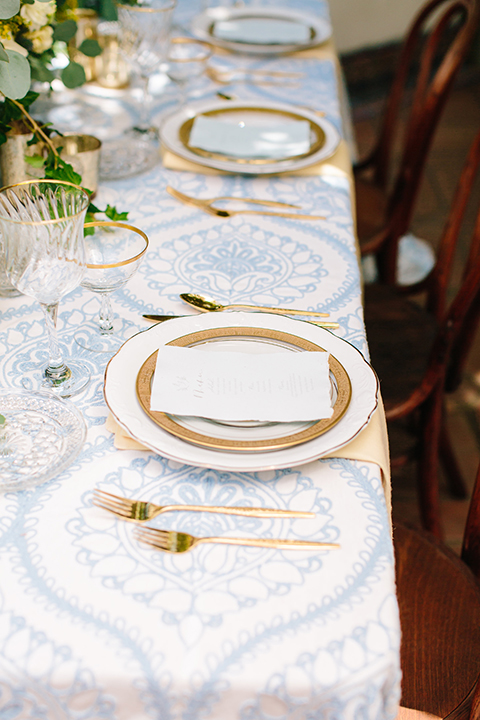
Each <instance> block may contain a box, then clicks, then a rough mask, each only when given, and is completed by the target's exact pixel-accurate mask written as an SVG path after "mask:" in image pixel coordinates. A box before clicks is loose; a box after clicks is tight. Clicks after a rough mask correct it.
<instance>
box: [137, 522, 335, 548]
mask: <svg viewBox="0 0 480 720" xmlns="http://www.w3.org/2000/svg"><path fill="white" fill-rule="evenodd" d="M134 536H135V538H136V539H137V540H140V542H143V543H145V544H146V545H149V546H150V547H153V548H156V549H158V550H163V551H164V552H168V553H184V552H188V550H191V549H192V548H194V547H195V546H196V545H200V543H220V544H221V545H248V546H250V547H262V548H270V549H271V550H336V549H338V548H339V547H340V545H338V544H337V543H322V542H310V541H309V540H280V539H273V538H232V537H201V538H199V537H194V536H193V535H188V533H182V532H176V531H175V530H159V529H157V528H143V527H142V528H135V530H134Z"/></svg>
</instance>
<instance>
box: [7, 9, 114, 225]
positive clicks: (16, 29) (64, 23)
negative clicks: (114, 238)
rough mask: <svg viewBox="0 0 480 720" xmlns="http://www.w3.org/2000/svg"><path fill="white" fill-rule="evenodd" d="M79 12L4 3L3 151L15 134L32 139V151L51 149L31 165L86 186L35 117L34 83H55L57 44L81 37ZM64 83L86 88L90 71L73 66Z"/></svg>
mask: <svg viewBox="0 0 480 720" xmlns="http://www.w3.org/2000/svg"><path fill="white" fill-rule="evenodd" d="M75 7H76V2H75V0H1V2H0V95H3V102H1V103H0V146H1V145H2V144H4V143H5V142H7V137H8V135H9V134H11V133H12V132H13V133H17V134H21V133H28V134H30V135H31V139H30V140H29V141H28V143H27V145H37V144H38V143H40V144H44V145H45V147H46V149H47V153H46V155H35V156H33V157H29V158H25V159H26V160H28V161H29V163H30V164H32V165H34V166H35V167H38V168H39V169H43V172H44V176H45V177H47V178H51V179H56V180H63V181H67V182H72V183H74V184H76V185H81V181H82V178H81V176H80V175H79V174H78V173H77V172H75V171H74V169H73V167H72V166H71V165H70V164H69V163H67V162H66V161H65V160H63V159H62V158H61V157H60V153H61V150H62V148H58V150H57V148H55V147H54V145H53V143H52V142H51V140H50V135H51V133H52V132H57V131H54V130H53V129H52V128H51V127H48V125H44V124H41V123H37V122H36V121H35V120H34V119H33V118H32V116H31V115H30V112H29V109H30V105H31V104H32V103H33V102H34V101H35V100H36V99H37V97H38V93H35V92H32V91H31V89H30V86H31V83H32V80H40V81H42V82H51V81H52V80H53V79H54V77H55V75H54V73H53V72H52V70H51V68H50V67H49V64H50V62H51V60H52V59H53V57H54V56H55V53H56V50H57V48H56V47H55V46H56V43H66V42H68V40H70V39H71V38H72V37H73V36H74V35H75V33H76V31H77V24H76V21H75V13H74V10H75ZM64 47H65V45H64ZM79 50H80V51H81V52H83V53H84V54H85V55H90V56H95V55H98V54H99V52H101V50H100V47H99V46H98V43H97V42H96V41H95V40H93V39H91V40H85V41H84V42H83V43H82V45H81V46H80V48H79ZM61 79H62V81H63V83H64V84H65V85H66V86H67V87H69V88H73V87H77V86H78V85H82V84H83V83H84V82H85V72H84V69H83V67H82V66H81V65H80V64H79V63H76V62H74V61H71V60H70V61H69V62H68V64H67V65H66V67H64V68H63V70H62V73H61ZM58 134H60V133H58ZM87 191H88V190H87ZM95 213H105V214H106V215H107V217H109V218H110V219H111V220H125V219H126V218H127V215H128V213H119V212H117V210H116V208H114V207H110V206H107V208H106V209H105V210H100V209H99V208H97V207H96V206H95V205H93V204H92V203H91V204H90V206H89V208H88V214H87V219H88V220H92V219H93V218H94V214H95Z"/></svg>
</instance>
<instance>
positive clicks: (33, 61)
mask: <svg viewBox="0 0 480 720" xmlns="http://www.w3.org/2000/svg"><path fill="white" fill-rule="evenodd" d="M27 59H28V62H29V63H30V71H31V75H32V80H38V82H48V83H51V82H52V80H54V79H55V74H54V73H53V72H52V71H51V70H49V69H48V68H47V67H46V66H45V64H44V63H43V62H42V61H41V60H40V59H39V58H37V57H35V55H29V56H28V58H27Z"/></svg>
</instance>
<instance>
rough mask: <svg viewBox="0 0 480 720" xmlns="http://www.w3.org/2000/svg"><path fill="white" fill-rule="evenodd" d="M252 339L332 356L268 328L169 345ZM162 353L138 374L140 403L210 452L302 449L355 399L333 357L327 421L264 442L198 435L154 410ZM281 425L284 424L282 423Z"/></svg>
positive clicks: (191, 336)
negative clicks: (154, 386)
mask: <svg viewBox="0 0 480 720" xmlns="http://www.w3.org/2000/svg"><path fill="white" fill-rule="evenodd" d="M232 337H246V338H248V337H250V338H260V339H268V340H276V341H281V342H284V343H286V344H287V345H291V346H293V347H296V348H300V349H301V350H303V351H313V352H328V351H326V350H325V349H324V348H322V347H320V345H317V344H316V343H313V342H311V341H310V340H306V339H305V338H302V337H298V336H297V335H293V334H291V333H285V332H283V331H279V330H270V329H268V328H258V327H220V328H209V329H207V330H200V331H197V332H194V333H188V334H187V335H182V336H180V337H178V338H175V339H174V340H171V341H170V342H168V343H166V345H173V346H176V347H191V346H192V345H195V344H198V343H201V342H204V341H205V340H211V339H221V338H232ZM157 353H158V350H155V351H154V352H153V353H151V355H149V357H148V358H147V359H146V360H145V361H144V362H143V363H142V366H141V368H140V370H139V371H138V373H137V379H136V385H135V387H136V393H137V398H138V400H139V403H140V405H141V407H142V409H143V410H144V412H145V413H146V414H147V415H148V416H149V417H150V418H151V419H152V420H153V421H154V422H155V424H156V425H158V426H159V427H161V428H162V429H163V430H165V431H166V432H168V433H170V434H171V435H174V436H175V437H177V438H179V439H180V440H183V441H185V442H188V443H191V444H193V445H198V446H200V447H205V448H209V449H211V450H221V451H231V452H240V453H255V452H265V451H273V450H282V449H286V448H290V447H294V446H296V445H300V444H303V443H306V442H308V441H309V440H313V439H314V438H317V437H319V436H320V435H323V434H324V433H326V432H327V431H328V430H330V429H331V428H332V427H333V426H334V425H336V424H337V423H338V422H339V421H340V420H341V419H342V417H343V416H344V415H345V413H346V411H347V409H348V406H349V405H350V401H351V397H352V385H351V381H350V377H349V375H348V373H347V371H346V370H345V368H344V367H343V365H342V364H341V363H340V362H339V360H337V359H336V358H335V357H334V356H333V355H332V354H331V353H330V357H329V365H330V372H331V373H332V374H333V376H334V378H335V382H336V386H337V398H336V400H335V404H334V408H333V414H332V416H331V417H330V418H324V419H322V420H318V421H317V422H314V423H313V424H311V425H310V426H309V427H307V428H304V429H303V430H300V431H297V432H294V433H291V434H290V435H284V436H282V437H277V438H264V439H261V440H232V439H229V438H218V437H213V436H209V435H205V434H203V433H199V432H195V431H194V430H191V429H190V428H187V427H184V426H183V425H180V424H179V423H178V422H176V421H175V419H174V417H173V416H171V415H168V414H167V413H162V412H158V411H152V410H150V395H151V379H152V377H153V374H154V372H155V365H156V359H157ZM279 424H280V423H279Z"/></svg>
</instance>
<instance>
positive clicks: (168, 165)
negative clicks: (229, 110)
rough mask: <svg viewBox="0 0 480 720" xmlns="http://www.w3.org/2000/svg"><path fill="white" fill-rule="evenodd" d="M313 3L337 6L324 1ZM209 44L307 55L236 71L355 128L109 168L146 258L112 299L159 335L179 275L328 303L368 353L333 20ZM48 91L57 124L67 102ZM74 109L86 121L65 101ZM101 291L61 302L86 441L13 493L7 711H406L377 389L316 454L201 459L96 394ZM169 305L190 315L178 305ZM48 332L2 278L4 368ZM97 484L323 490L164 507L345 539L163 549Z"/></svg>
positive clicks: (140, 491)
mask: <svg viewBox="0 0 480 720" xmlns="http://www.w3.org/2000/svg"><path fill="white" fill-rule="evenodd" d="M302 8H304V9H305V10H306V11H309V12H315V13H318V14H319V15H321V16H322V17H324V18H326V19H328V6H327V4H326V3H325V2H323V1H322V2H308V1H306V2H305V3H303V4H302ZM193 11H194V3H187V2H186V0H185V2H183V3H182V2H179V5H178V9H177V15H176V22H177V23H178V26H179V27H180V28H181V27H183V28H185V27H187V23H188V21H189V18H190V17H191V15H192V13H193ZM212 62H213V63H215V62H216V63H220V64H221V63H223V64H224V65H225V64H226V65H227V66H228V67H232V68H234V67H236V66H238V67H240V66H241V67H242V68H245V67H251V68H255V69H259V68H270V69H271V68H275V69H276V70H279V71H285V72H295V73H300V74H301V76H300V77H296V79H295V82H285V83H278V84H272V85H261V84H256V83H255V82H244V81H243V80H244V79H242V78H240V79H237V80H233V81H232V83H231V84H230V85H228V92H229V93H230V94H231V95H233V96H236V97H239V98H241V99H242V100H258V102H259V103H261V102H262V101H269V102H278V103H290V104H292V105H298V104H300V103H301V104H302V105H308V106H309V107H311V108H313V109H314V110H318V111H323V112H324V113H325V115H326V117H327V118H328V119H329V121H330V122H331V123H332V124H333V125H334V126H335V127H336V128H337V130H338V132H339V133H340V135H341V137H342V140H341V142H340V145H339V148H338V149H337V151H336V152H335V154H334V155H333V156H332V157H330V158H327V159H325V160H324V161H323V162H322V163H320V164H319V165H315V166H313V167H309V168H305V169H303V170H301V171H298V172H291V173H285V174H279V175H272V176H268V177H259V176H253V177H252V176H246V175H242V174H227V173H218V172H210V171H209V169H208V168H204V167H200V166H195V164H191V163H188V162H187V161H185V160H184V159H182V158H179V157H177V156H175V155H174V154H173V153H171V152H169V151H167V150H165V149H164V151H163V156H162V160H161V162H159V163H158V164H157V165H156V166H155V167H154V168H153V169H152V170H150V171H149V172H147V173H145V174H143V175H138V176H136V177H134V178H129V179H124V180H117V181H108V182H106V181H103V182H101V184H100V187H99V192H98V196H97V199H96V201H95V202H96V204H97V205H99V206H100V205H102V204H103V205H105V204H107V203H109V204H110V205H116V206H117V208H118V209H119V210H121V211H123V210H125V211H128V213H129V217H128V222H129V223H131V224H133V225H135V226H137V227H139V228H141V229H142V230H143V231H144V232H145V233H146V234H147V235H148V237H149V240H150V245H149V248H148V251H147V254H146V257H145V259H144V262H143V264H142V265H141V266H140V268H139V270H138V272H137V274H136V275H135V276H134V277H133V278H132V279H131V280H130V281H129V282H128V284H127V285H126V286H125V287H124V288H123V289H122V290H119V291H117V292H116V293H114V295H113V297H112V301H113V306H114V309H115V312H116V314H117V315H118V316H120V317H121V318H122V319H123V320H125V321H128V322H130V323H132V325H133V326H135V327H136V329H137V330H138V332H140V331H142V330H146V333H145V337H147V336H148V334H149V333H151V332H152V330H150V329H149V328H150V327H151V325H152V323H150V322H149V321H147V320H145V319H144V318H143V317H142V315H143V314H147V313H161V314H173V315H182V316H183V315H187V316H189V320H188V321H186V322H187V323H190V325H188V327H189V328H190V326H191V323H192V322H193V323H194V320H192V319H191V318H193V317H194V316H195V311H194V310H193V309H192V308H189V307H188V306H187V305H185V304H184V303H183V302H182V301H181V300H180V299H179V294H180V293H182V292H197V293H202V294H205V295H211V296H213V297H215V298H216V299H218V300H219V301H220V302H222V303H225V304H228V303H249V304H251V305H267V306H271V307H294V308H298V309H305V310H317V311H325V312H327V313H329V315H330V317H329V320H332V321H335V322H338V324H339V327H338V329H336V330H332V331H331V332H332V333H333V334H334V335H335V336H337V337H338V338H341V339H342V341H346V342H347V343H349V344H350V345H351V346H353V348H355V349H356V351H358V352H359V353H361V354H362V355H363V356H364V357H365V358H366V359H367V360H368V345H367V339H366V336H365V328H364V323H363V314H362V288H361V273H360V269H359V264H358V253H357V246H356V240H355V221H354V216H353V206H354V202H353V200H354V198H353V186H352V177H351V166H350V153H349V150H348V147H349V144H348V131H347V129H348V128H347V125H348V123H347V122H346V121H347V120H348V113H347V114H346V113H345V104H344V100H343V99H342V97H343V95H342V85H341V75H340V73H339V65H338V60H337V57H336V55H335V49H334V45H333V43H332V41H328V42H327V43H325V44H323V45H321V46H319V47H317V48H313V49H311V50H307V51H304V52H301V53H296V54H292V55H289V56H283V57H277V58H269V57H266V58H259V57H255V56H253V57H252V56H248V57H246V56H241V55H234V54H226V53H224V52H222V53H219V54H217V55H215V56H214V58H213V60H212ZM160 85H161V83H160ZM198 87H199V94H198V97H196V98H195V100H198V99H208V98H215V97H216V93H217V92H218V90H219V89H220V90H225V88H224V87H223V86H219V85H217V84H215V83H213V82H211V81H208V82H207V81H202V83H200V84H199V86H198ZM65 97H66V98H69V100H68V102H69V103H70V105H71V107H73V106H74V103H73V102H72V100H71V98H72V95H71V94H70V95H69V94H68V93H67V92H66V91H65ZM79 98H80V99H79ZM50 102H53V101H50ZM55 102H56V103H57V104H56V105H54V108H53V109H54V112H53V115H54V116H55V121H56V123H57V124H58V121H59V118H60V117H61V113H60V109H61V108H62V107H63V110H65V107H67V106H68V103H67V101H66V100H62V98H61V97H60V99H57V100H56V101H55ZM226 102H228V101H226ZM75 103H77V106H76V107H77V108H78V107H82V108H83V109H84V110H85V108H86V112H84V113H83V115H82V117H83V122H84V124H85V131H92V130H95V127H94V125H93V124H94V122H97V123H98V115H99V114H101V115H102V121H101V123H100V125H98V126H97V128H96V130H97V134H100V135H103V138H104V139H106V138H107V137H108V136H109V133H110V132H111V130H110V129H109V128H111V127H113V126H114V125H115V123H116V122H117V120H118V117H120V109H122V108H123V110H122V111H125V108H126V109H127V111H128V112H130V113H133V110H132V107H133V106H132V104H131V102H130V101H129V99H128V97H127V99H125V97H124V96H123V95H122V93H120V92H119V93H117V94H116V95H115V94H112V93H111V94H110V95H109V96H108V97H106V98H102V89H100V88H98V87H95V86H94V89H93V91H92V90H91V89H90V90H88V89H87V90H85V91H83V94H82V93H77V95H75ZM174 103H175V88H174V86H173V85H171V84H169V85H166V86H164V87H163V89H162V93H159V94H158V96H157V97H156V106H155V109H156V112H157V113H158V117H163V114H162V113H165V112H166V110H169V109H170V110H171V109H172V108H173V107H174ZM89 107H90V108H91V109H92V113H91V115H89V112H88V108H89ZM112 108H113V109H112ZM94 111H95V112H94ZM64 116H65V117H67V119H68V117H70V122H71V121H72V117H73V115H71V116H68V113H67V115H64ZM66 122H67V121H66ZM88 123H90V124H91V125H92V127H91V128H90V127H89V126H88ZM66 127H67V126H66ZM66 127H65V128H63V129H66ZM73 129H74V130H77V128H73ZM168 185H170V186H172V187H174V188H176V189H177V190H180V191H181V192H184V193H186V194H189V195H193V196H196V197H206V198H208V197H217V196H223V195H227V196H232V195H233V196H237V197H250V198H263V199H265V198H269V199H272V200H276V201H281V202H288V203H293V204H298V205H299V206H301V208H302V212H303V213H306V214H311V215H313V214H321V215H323V216H325V220H315V221H311V220H297V219H291V218H284V217H271V216H254V215H251V216H249V215H239V216H236V217H229V218H225V217H214V216H212V215H209V214H207V213H205V212H204V211H202V210H201V209H199V208H196V207H193V206H190V205H186V204H183V203H181V202H179V201H178V200H176V199H175V198H173V197H172V196H171V195H169V194H168V193H167V192H166V187H167V186H168ZM98 309H99V302H98V298H97V297H96V296H94V295H93V294H92V293H89V292H88V291H87V290H85V289H82V288H77V289H76V290H75V291H73V292H71V293H70V294H69V295H67V296H66V297H65V298H63V300H62V302H61V305H60V312H59V331H60V338H61V341H62V343H63V345H64V346H66V347H67V348H68V351H69V353H70V354H71V355H75V356H77V357H81V359H82V360H83V361H84V362H85V363H86V364H87V365H88V366H89V368H90V370H91V373H92V380H91V382H90V384H89V386H88V387H87V389H86V390H85V391H83V392H82V393H81V394H79V395H78V396H76V397H75V398H73V399H72V400H71V401H70V402H73V403H74V404H75V406H76V407H77V408H78V409H79V410H80V411H81V412H82V414H83V416H84V419H85V421H86V423H87V426H88V433H87V439H86V442H85V444H84V446H83V449H82V451H81V452H80V454H79V455H78V457H77V458H76V459H75V460H74V462H73V463H72V464H71V465H70V466H69V467H68V468H67V469H65V470H64V471H63V472H62V473H61V474H60V475H58V476H57V477H55V478H53V479H51V480H50V481H48V482H46V483H44V484H43V485H39V486H36V487H32V488H30V489H26V490H23V491H19V492H7V493H4V494H3V495H0V718H5V720H6V719H7V718H8V720H13V719H14V718H22V719H23V718H25V719H26V718H31V719H32V720H43V719H45V720H53V719H54V718H55V720H57V719H59V718H65V719H67V718H68V720H97V719H98V720H100V719H102V720H103V719H110V718H111V719H112V720H113V719H114V718H115V720H147V718H157V719H158V720H170V719H171V720H174V719H178V720H180V719H182V720H200V718H205V719H206V718H209V719H212V720H234V719H236V720H273V719H275V720H280V719H281V720H301V719H302V720H307V719H310V720H313V718H325V719H326V718H331V719H332V720H333V718H335V719H340V718H341V719H342V720H343V719H345V720H346V719H347V718H348V719H350V718H351V719H352V720H353V719H354V718H362V720H363V719H365V720H366V719H368V720H383V719H385V720H390V719H392V720H393V718H395V717H396V714H397V712H398V704H399V699H400V681H401V672H400V659H399V657H400V653H399V646H400V628H399V616H398V605H397V600H396V594H395V572H394V553H393V543H392V529H391V517H390V516H391V507H390V489H389V468H388V445H387V440H386V430H385V421H384V416H383V411H382V406H381V400H380V398H379V404H378V407H377V409H376V410H375V412H374V413H373V415H372V418H371V420H370V422H369V424H368V425H367V426H366V427H365V428H364V429H363V430H362V431H361V432H360V434H359V435H358V436H357V437H355V439H353V440H352V441H351V442H350V443H348V444H347V445H345V446H344V447H342V448H340V449H339V450H336V451H333V452H332V453H328V452H325V453H322V457H321V458H319V459H313V460H312V459H308V458H306V459H305V458H304V459H303V461H302V462H301V463H300V464H296V463H293V464H292V466H285V464H283V463H282V464H281V467H278V466H276V465H275V463H274V462H273V463H272V466H271V467H269V468H266V469H262V470H255V471H245V470H243V469H242V468H241V467H240V469H238V470H235V469H229V470H225V469H222V468H221V467H220V468H218V467H217V468H215V463H210V464H209V461H208V460H205V459H204V456H202V451H201V450H200V449H199V450H198V464H196V463H195V461H194V460H193V461H191V460H189V461H188V462H182V459H181V458H178V457H176V456H175V453H174V452H171V453H169V452H166V453H165V456H162V455H161V454H160V453H158V452H155V451H153V450H150V449H148V448H147V447H144V446H142V445H141V444H140V443H139V442H138V439H136V438H135V437H133V438H132V437H130V436H129V433H128V432H127V431H126V430H125V428H122V427H121V423H120V424H118V423H116V422H115V419H114V418H113V417H112V415H111V414H110V412H109V409H108V407H107V404H106V402H105V397H104V374H105V369H106V366H107V363H108V361H109V360H110V356H109V355H108V354H105V353H95V352H91V351H88V350H84V349H82V348H81V347H79V346H78V345H77V344H76V343H75V340H74V337H73V336H74V332H75V330H76V329H77V328H78V327H79V326H80V325H81V324H82V323H84V322H86V321H88V320H91V319H92V318H94V317H95V316H96V315H97V314H98ZM218 315H219V314H218V313H217V314H216V316H217V317H218ZM222 316H223V317H224V318H225V324H226V325H234V324H235V313H229V314H228V315H227V313H223V314H222ZM204 317H205V316H202V318H204ZM255 317H257V316H255ZM269 317H272V327H273V326H275V322H277V321H276V320H275V319H274V318H273V316H268V315H267V316H265V318H267V319H268V318H269ZM177 322H178V323H181V322H184V321H182V320H179V321H175V320H169V321H168V322H167V323H165V324H164V327H165V328H166V327H167V325H169V324H171V327H172V328H175V323H177ZM202 322H207V323H208V321H205V320H202ZM216 322H217V320H216ZM290 322H291V323H296V324H298V326H299V327H300V326H302V327H304V326H306V325H307V323H303V322H302V321H301V320H291V321H290ZM217 324H218V322H217ZM180 329H181V328H180ZM314 330H315V328H314ZM171 332H172V333H174V331H173V330H172V331H171ZM323 332H326V331H323ZM44 336H45V330H44V324H43V318H42V315H41V311H40V308H39V306H38V304H36V303H35V302H34V301H33V300H31V299H30V298H28V297H25V296H20V297H16V298H0V385H1V386H2V387H3V388H9V387H12V386H13V387H20V379H21V372H22V367H23V363H24V362H26V360H25V358H26V356H27V355H28V353H30V352H31V351H32V350H35V351H36V352H37V354H38V358H39V359H42V358H44V357H45V354H46V350H45V344H44V340H45V337H44ZM129 382H130V384H131V378H128V377H126V378H125V385H126V386H127V385H128V384H129ZM118 392H122V388H121V387H119V389H118ZM117 420H118V418H117ZM195 452H196V451H195V449H193V450H191V451H190V455H189V457H191V456H192V455H193V456H195ZM212 465H213V467H212ZM220 465H221V463H220ZM96 487H98V488H101V489H103V490H105V491H107V492H110V493H114V494H117V495H122V496H125V497H129V498H137V499H142V500H147V501H149V502H153V503H157V504H161V505H165V504H172V503H174V504H180V505H181V504H193V503H194V504H197V505H223V506H233V505H238V506H243V505H250V506H263V507H273V508H283V509H291V510H292V509H293V510H307V511H313V512H315V519H308V520H307V519H305V520H298V519H297V520H292V519H276V520H271V519H270V520H263V519H258V518H243V517H236V516H230V515H225V516H222V515H215V514H210V513H206V512H205V513H193V512H176V513H169V514H165V515H163V516H161V517H158V518H156V519H155V520H154V521H152V522H151V525H152V526H155V527H161V528H164V529H176V530H182V531H186V532H191V533H193V534H194V535H199V536H212V535H213V536H221V535H225V536H227V537H228V536H242V535H247V536H248V537H256V536H260V537H273V538H275V537H289V538H292V539H301V540H318V541H328V542H336V543H338V544H339V545H340V548H339V549H338V550H335V551H320V552H307V551H302V552H293V551H286V550H268V549H259V548H250V547H236V546H227V545H214V544H212V545H203V546H202V547H198V548H195V549H194V550H192V551H191V552H189V553H185V554H178V555H175V554H166V553H163V552H161V551H158V550H154V549H152V548H149V547H147V546H146V545H142V544H141V543H139V542H138V540H136V539H135V536H134V533H133V529H134V528H133V525H132V524H130V523H125V522H123V521H122V520H120V519H118V518H116V517H115V516H113V515H112V514H110V513H108V512H106V511H104V510H102V509H100V508H98V507H95V506H94V505H93V502H92V498H93V494H92V493H93V490H94V488H96Z"/></svg>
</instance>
